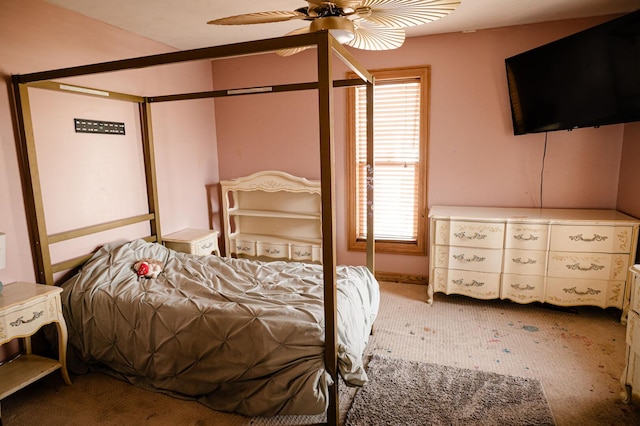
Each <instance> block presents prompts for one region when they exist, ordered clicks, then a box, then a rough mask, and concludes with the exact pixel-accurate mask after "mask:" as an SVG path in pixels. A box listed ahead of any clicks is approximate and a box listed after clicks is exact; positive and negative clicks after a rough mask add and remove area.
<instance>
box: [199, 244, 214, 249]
mask: <svg viewBox="0 0 640 426" xmlns="http://www.w3.org/2000/svg"><path fill="white" fill-rule="evenodd" d="M209 247H213V243H209V244H205V245H203V246H202V247H201V248H202V249H208V248H209Z"/></svg>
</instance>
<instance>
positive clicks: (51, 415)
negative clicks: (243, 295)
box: [0, 283, 640, 426]
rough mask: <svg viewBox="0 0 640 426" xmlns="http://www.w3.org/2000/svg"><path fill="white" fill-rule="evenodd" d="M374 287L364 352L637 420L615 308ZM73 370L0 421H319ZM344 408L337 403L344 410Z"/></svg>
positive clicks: (16, 399)
mask: <svg viewBox="0 0 640 426" xmlns="http://www.w3.org/2000/svg"><path fill="white" fill-rule="evenodd" d="M381 287H382V292H383V294H382V306H381V310H380V315H379V319H378V321H377V322H376V326H375V334H374V335H373V336H372V339H371V342H370V344H369V347H368V349H367V354H368V355H371V354H379V355H383V356H387V357H393V358H400V359H406V360H413V361H420V362H429V363H436V364H442V365H448V366H455V367H460V368H469V369H476V370H481V371H488V372H495V373H498V374H505V375H513V376H519V377H532V378H537V379H538V380H540V382H541V383H542V385H543V387H544V391H545V393H546V395H547V398H548V401H549V404H550V406H551V410H552V412H553V415H554V418H555V420H556V422H557V424H558V425H640V401H638V400H634V403H633V404H631V405H626V404H623V403H622V402H621V399H620V390H621V387H620V382H619V377H620V374H621V373H622V369H623V367H624V353H625V345H624V338H625V327H624V326H623V325H622V324H620V321H619V311H617V310H613V309H609V310H602V309H599V308H576V309H570V310H560V309H550V308H547V307H542V306H540V305H518V304H515V303H511V302H506V301H480V300H473V299H468V298H463V297H457V296H444V295H441V294H437V295H436V296H435V301H434V304H433V305H432V306H429V305H427V304H426V303H425V300H426V289H425V287H421V286H416V285H406V284H393V283H381ZM72 379H73V382H74V383H73V385H72V386H66V385H65V384H64V383H63V382H62V379H61V378H60V375H59V374H58V373H54V374H52V375H50V376H48V377H46V378H44V379H42V380H40V381H39V382H36V383H34V384H33V385H31V386H29V387H27V388H25V389H23V390H21V391H19V392H18V393H16V394H14V395H12V396H10V397H7V398H5V399H4V400H2V421H3V426H16V425H20V426H21V425H40V426H47V425H94V424H95V425H129V424H141V425H142V424H144V425H165V424H167V425H169V424H171V425H177V424H179V425H229V426H234V425H243V426H244V425H268V424H270V425H280V424H281V425H286V424H300V423H303V422H306V423H313V422H314V421H315V422H318V421H321V420H322V419H321V417H319V418H315V419H300V418H294V419H291V418H276V419H252V418H246V417H242V416H238V415H233V414H226V413H217V412H214V411H211V410H209V409H208V408H206V407H204V406H202V405H201V404H199V403H197V402H193V401H182V400H179V399H175V398H172V397H169V396H165V395H161V394H157V393H152V392H149V391H145V390H143V389H140V388H137V387H134V386H131V385H128V384H126V383H123V382H120V381H117V380H115V379H112V378H110V377H107V376H104V375H101V374H89V375H83V376H73V377H72ZM0 380H1V378H0ZM341 403H342V404H341V405H343V404H345V403H348V398H343V399H342V401H341ZM345 411H346V407H344V406H343V410H342V414H343V416H344V414H345ZM319 419H320V420H319Z"/></svg>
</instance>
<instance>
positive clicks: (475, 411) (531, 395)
mask: <svg viewBox="0 0 640 426" xmlns="http://www.w3.org/2000/svg"><path fill="white" fill-rule="evenodd" d="M367 374H368V375H369V382H368V383H367V384H366V385H365V386H364V387H363V388H361V389H359V390H358V391H357V393H356V395H355V398H354V400H353V403H352V405H351V407H350V409H349V411H348V412H347V416H346V421H345V425H347V426H377V425H407V426H408V425H421V426H422V425H463V424H464V425H483V426H484V425H554V424H555V422H554V420H553V415H552V414H551V410H550V408H549V404H548V402H547V399H546V397H545V395H544V390H543V388H542V384H541V383H540V382H539V381H538V380H536V379H531V378H522V377H515V376H505V375H501V374H496V373H489V372H484V371H476V370H468V369H461V368H456V367H448V366H444V365H437V364H429V363H422V362H413V361H406V360H401V359H393V358H387V357H382V356H377V355H374V356H372V357H371V359H370V361H369V364H368V367H367Z"/></svg>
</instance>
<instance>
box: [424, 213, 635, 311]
mask: <svg viewBox="0 0 640 426" xmlns="http://www.w3.org/2000/svg"><path fill="white" fill-rule="evenodd" d="M429 225H430V240H431V241H430V243H431V244H430V247H431V253H430V256H429V263H430V268H429V270H430V274H429V290H428V291H429V302H431V301H432V300H433V293H434V292H442V293H446V294H461V295H466V296H470V297H474V298H479V299H495V298H502V299H510V300H512V301H514V302H518V303H530V302H544V303H550V304H554V305H560V306H576V305H593V306H600V307H602V308H605V307H616V308H620V309H624V308H626V307H627V304H628V300H629V290H628V288H627V285H626V284H627V283H628V282H630V272H629V266H630V265H632V264H633V263H634V260H635V255H636V246H637V241H638V226H639V225H640V221H638V220H637V219H635V218H632V217H630V216H627V215H625V214H623V213H621V212H618V211H616V210H595V209H594V210H591V209H531V208H497V207H496V208H494V207H446V206H436V207H433V208H431V210H430V211H429Z"/></svg>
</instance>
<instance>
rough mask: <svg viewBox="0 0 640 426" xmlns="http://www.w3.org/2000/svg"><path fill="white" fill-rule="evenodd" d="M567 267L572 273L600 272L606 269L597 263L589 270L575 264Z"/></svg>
mask: <svg viewBox="0 0 640 426" xmlns="http://www.w3.org/2000/svg"><path fill="white" fill-rule="evenodd" d="M565 266H566V267H567V269H571V270H572V271H585V272H587V271H599V270H601V269H604V265H596V264H595V263H592V264H591V266H589V267H588V268H583V267H582V266H580V264H579V263H574V264H573V265H565Z"/></svg>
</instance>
